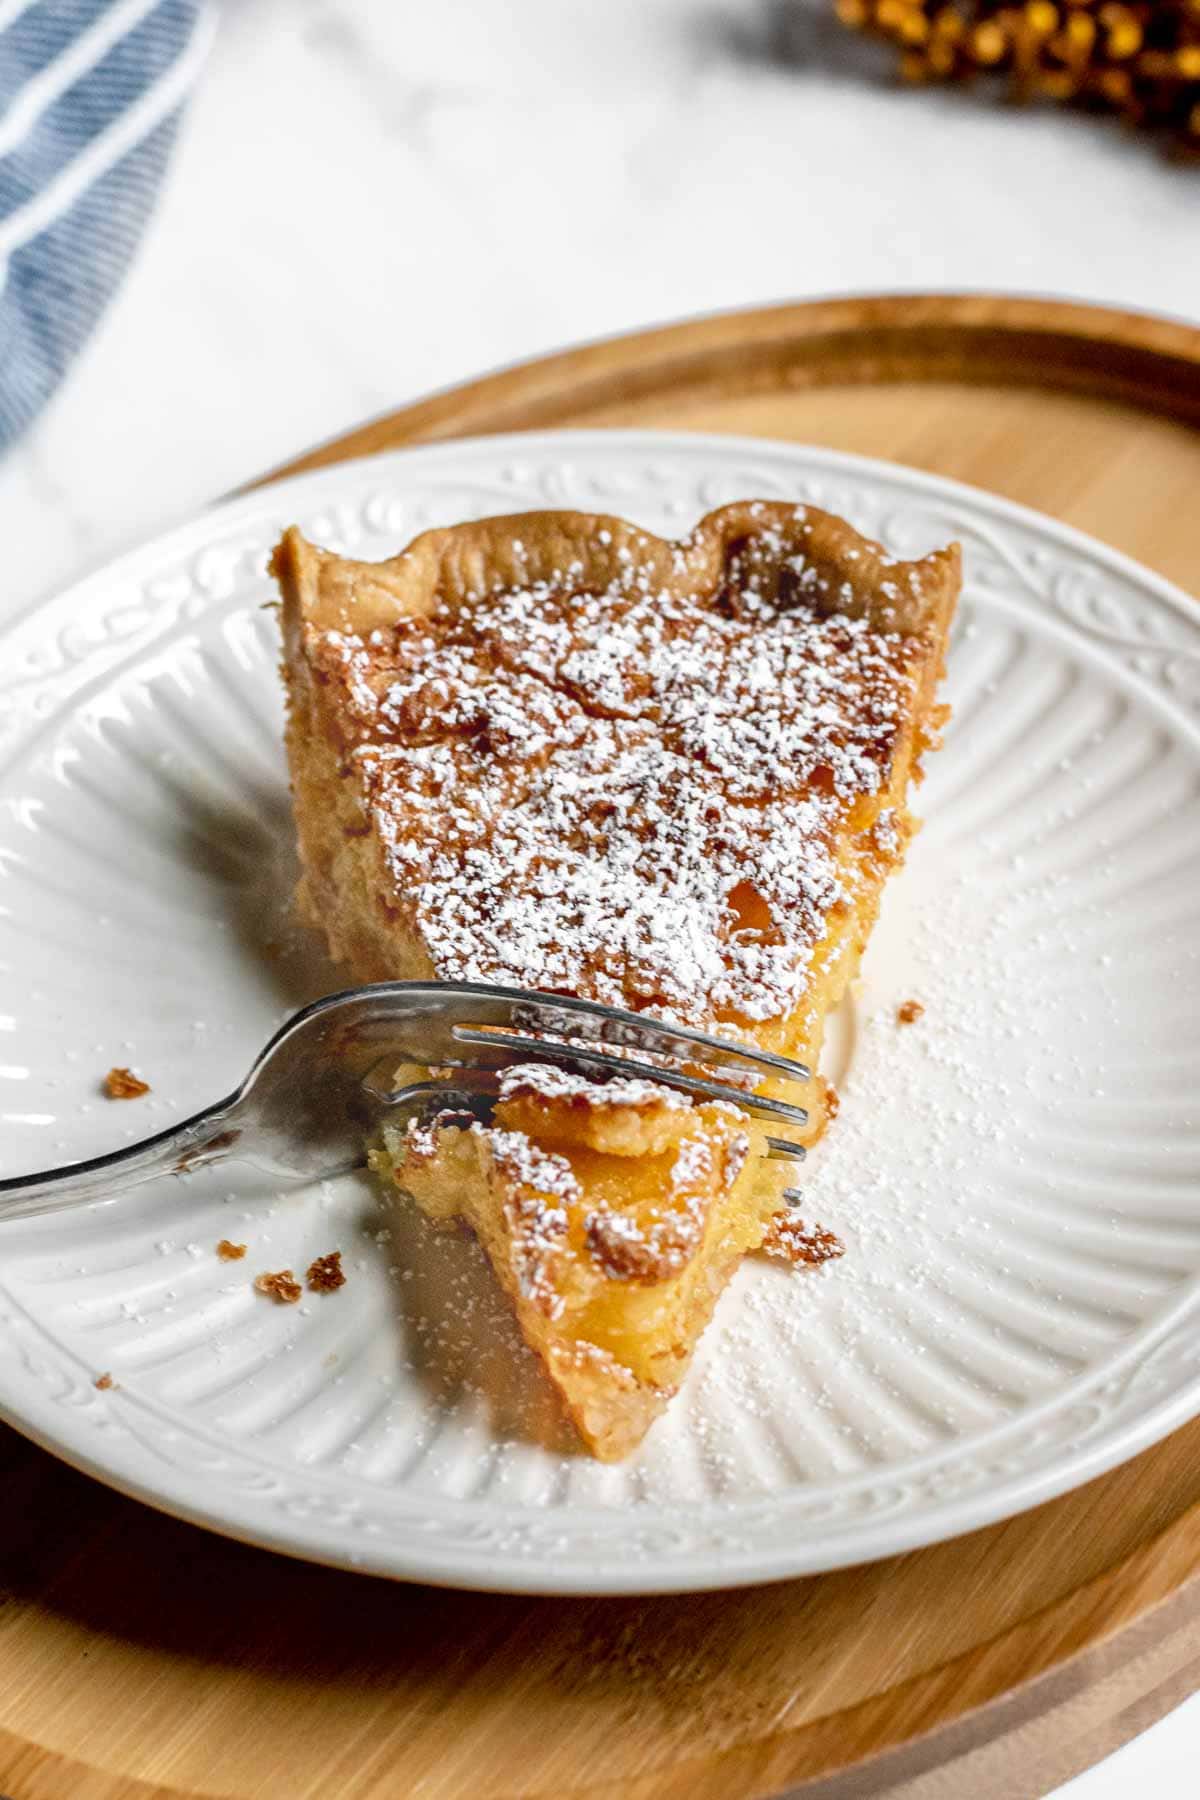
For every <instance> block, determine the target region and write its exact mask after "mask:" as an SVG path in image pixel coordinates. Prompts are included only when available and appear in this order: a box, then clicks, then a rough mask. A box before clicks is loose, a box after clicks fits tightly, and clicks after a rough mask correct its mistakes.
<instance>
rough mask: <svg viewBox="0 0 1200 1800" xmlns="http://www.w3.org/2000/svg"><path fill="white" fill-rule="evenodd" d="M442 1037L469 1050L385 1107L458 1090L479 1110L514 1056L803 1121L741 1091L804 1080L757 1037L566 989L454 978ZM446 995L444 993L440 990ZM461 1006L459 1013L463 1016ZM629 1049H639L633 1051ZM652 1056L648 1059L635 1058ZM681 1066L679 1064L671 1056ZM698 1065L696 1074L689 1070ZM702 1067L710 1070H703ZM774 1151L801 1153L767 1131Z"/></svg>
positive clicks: (786, 1108)
mask: <svg viewBox="0 0 1200 1800" xmlns="http://www.w3.org/2000/svg"><path fill="white" fill-rule="evenodd" d="M453 995H454V999H455V1000H460V1001H463V1002H466V1003H467V1004H464V1005H461V1006H459V1005H454V1006H453V1008H452V1011H453V1014H454V1017H453V1022H452V1023H451V1024H450V1036H451V1038H452V1039H453V1042H454V1045H455V1047H456V1049H457V1048H458V1047H459V1046H461V1047H462V1048H463V1050H464V1052H465V1051H467V1050H468V1047H469V1049H470V1050H471V1051H474V1052H475V1054H474V1055H469V1054H464V1055H463V1056H462V1057H461V1058H458V1057H455V1059H454V1063H453V1065H452V1067H450V1068H448V1069H447V1074H446V1079H445V1081H444V1082H442V1081H435V1082H420V1083H414V1084H412V1085H411V1086H409V1087H406V1088H403V1089H400V1090H398V1091H397V1092H394V1093H392V1094H390V1095H389V1096H388V1100H389V1102H390V1104H392V1105H393V1106H416V1107H418V1108H420V1109H422V1110H428V1109H429V1108H431V1107H433V1106H436V1105H437V1104H438V1103H439V1097H440V1102H441V1104H443V1105H444V1104H445V1103H446V1102H447V1101H449V1100H450V1099H451V1098H452V1097H453V1098H454V1099H455V1100H459V1099H461V1098H462V1097H463V1096H464V1095H466V1097H467V1100H468V1104H469V1105H470V1106H471V1107H472V1108H473V1109H474V1110H475V1111H477V1112H478V1111H479V1109H480V1108H481V1106H485V1105H486V1101H487V1099H488V1097H489V1096H490V1097H493V1098H494V1096H495V1093H496V1091H497V1088H498V1072H499V1070H501V1069H503V1068H506V1067H511V1066H512V1065H513V1064H514V1063H519V1062H547V1063H553V1064H556V1065H557V1066H559V1067H561V1068H565V1069H568V1070H570V1071H572V1072H573V1073H576V1074H580V1075H585V1076H597V1075H600V1076H603V1075H612V1076H625V1077H635V1078H638V1079H642V1080H647V1081H653V1082H657V1083H658V1084H660V1085H661V1086H663V1087H669V1088H672V1089H674V1090H675V1091H677V1092H679V1093H683V1094H686V1095H688V1096H689V1098H692V1099H695V1100H710V1101H711V1100H717V1101H726V1102H729V1103H731V1104H733V1105H735V1106H737V1107H740V1108H741V1109H742V1110H743V1111H744V1112H746V1113H748V1114H750V1115H751V1116H752V1117H755V1118H759V1119H762V1120H764V1121H770V1122H771V1123H773V1124H775V1125H776V1126H777V1127H784V1128H786V1127H788V1126H791V1127H793V1128H795V1127H798V1126H803V1125H805V1124H807V1122H808V1113H807V1111H806V1110H805V1108H804V1107H802V1106H795V1105H793V1104H792V1103H791V1102H790V1101H787V1100H780V1099H776V1098H774V1097H773V1096H768V1095H765V1094H758V1093H754V1092H753V1091H750V1083H751V1081H757V1082H761V1081H764V1080H765V1079H767V1078H768V1077H774V1078H776V1079H778V1077H779V1076H780V1075H783V1076H786V1077H787V1079H788V1080H790V1081H793V1082H802V1081H808V1080H809V1079H810V1071H809V1070H808V1069H807V1068H806V1067H805V1066H804V1064H803V1063H798V1062H793V1061H791V1060H790V1059H789V1058H787V1057H783V1056H778V1055H776V1054H775V1053H774V1052H773V1051H769V1050H761V1049H759V1048H758V1046H757V1045H749V1044H742V1043H739V1042H735V1041H733V1040H730V1039H726V1038H721V1037H716V1036H713V1035H711V1034H709V1033H707V1032H703V1031H697V1030H694V1029H693V1028H691V1027H690V1026H683V1025H674V1024H667V1023H665V1022H663V1021H660V1020H657V1019H654V1018H650V1017H647V1016H646V1015H645V1014H641V1013H630V1012H624V1011H622V1010H621V1009H620V1008H617V1007H608V1006H603V1005H601V1004H600V1003H599V1002H596V1001H590V1000H580V999H576V998H574V997H573V996H559V995H541V994H529V993H527V992H523V991H521V990H519V989H506V988H494V987H485V986H483V985H482V984H480V985H474V984H455V986H454V988H453ZM446 998H447V1001H448V1002H449V1001H450V999H451V995H450V993H447V995H446ZM464 1015H465V1016H464ZM633 1051H638V1052H640V1053H641V1056H640V1057H639V1056H635V1055H632V1054H631V1052H633ZM644 1058H652V1059H653V1060H643V1059H644ZM681 1064H683V1065H688V1066H687V1067H681V1066H680V1065H681ZM697 1066H698V1067H700V1068H701V1069H703V1070H705V1071H706V1073H705V1074H704V1075H699V1074H693V1073H691V1072H690V1071H691V1069H693V1068H696V1067H697ZM709 1074H711V1076H712V1077H713V1079H708V1078H707V1077H708V1075H709ZM767 1142H768V1145H769V1148H770V1153H771V1154H772V1155H773V1156H786V1157H791V1158H793V1159H795V1160H801V1159H802V1158H803V1156H804V1148H803V1146H802V1145H800V1144H795V1143H793V1142H792V1141H791V1140H790V1139H789V1138H786V1137H779V1136H774V1135H772V1136H770V1137H768V1139H767Z"/></svg>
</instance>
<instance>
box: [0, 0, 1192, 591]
mask: <svg viewBox="0 0 1200 1800" xmlns="http://www.w3.org/2000/svg"><path fill="white" fill-rule="evenodd" d="M814 9H815V10H814ZM824 18H825V13H824V0H782V3H778V0H775V3H772V0H604V4H602V5H596V4H594V3H593V0H520V4H512V5H501V4H498V3H497V0H437V4H435V5H432V6H420V7H409V6H404V5H402V4H400V3H399V0H224V4H223V6H222V7H221V22H220V23H221V28H220V31H219V33H218V36H217V41H216V45H215V48H214V50H213V53H212V56H211V59H210V63H209V67H208V70H207V73H206V76H205V79H204V81H203V84H202V86H201V88H200V90H199V92H198V94H197V96H196V98H195V101H194V103H193V106H192V109H191V113H190V116H189V118H188V120H187V122H186V125H185V129H184V133H183V136H182V139H181V142H180V145H179V149H178V154H177V157H176V160H175V162H174V165H173V168H172V170H171V174H170V177H169V185H168V187H167V190H166V192H165V193H164V195H163V198H162V203H161V206H160V208H159V211H158V213H157V216H156V218H155V220H154V222H153V224H152V226H151V228H150V232H149V234H148V237H147V241H146V243H145V246H144V249H143V253H142V255H141V257H140V260H139V261H138V263H137V264H136V265H135V267H134V270H133V273H132V275H131V278H130V279H129V281H128V283H127V285H126V287H125V289H124V291H123V292H122V294H121V295H120V296H119V298H118V300H117V302H116V303H115V305H114V306H113V308H112V310H111V312H110V313H109V315H108V317H107V318H106V320H105V321H104V323H103V325H102V327H101V329H100V331H99V332H98V334H97V335H96V337H95V338H94V339H93V341H92V343H91V344H90V346H89V347H88V349H87V350H86V351H85V353H84V355H83V357H82V358H81V360H80V362H79V363H78V365H77V367H76V369H75V371H74V373H73V375H72V377H71V378H70V380H69V383H68V384H67V386H66V388H65V389H64V391H63V392H62V393H61V394H60V396H59V398H58V399H57V401H56V402H55V403H54V405H53V407H52V408H51V410H50V411H49V413H48V414H47V415H46V416H45V418H44V420H43V421H42V422H41V423H40V424H39V425H38V426H37V428H36V429H35V430H34V431H33V432H32V434H31V435H30V436H29V437H28V438H27V439H26V440H25V442H24V443H23V444H22V445H20V446H19V447H18V448H17V449H16V451H15V452H13V453H11V454H10V455H9V457H8V458H7V460H6V461H4V462H3V463H0V520H2V521H3V526H4V542H5V564H6V571H5V581H4V586H3V591H2V594H0V608H2V609H3V610H4V611H9V610H12V609H16V608H19V607H21V606H22V605H23V604H27V603H28V602H30V601H31V600H33V599H35V598H36V597H37V596H38V595H40V594H41V593H43V592H45V591H47V589H49V588H51V587H54V586H57V585H60V584H61V583H62V582H63V581H64V580H66V579H69V578H71V577H72V576H74V575H76V574H78V573H80V572H81V571H83V570H85V569H86V568H88V567H89V566H92V565H94V564H95V563H96V562H97V561H98V560H100V559H101V558H103V557H104V556H106V555H107V554H108V553H109V552H110V551H111V550H112V549H113V548H115V547H117V546H120V545H122V544H126V543H129V542H131V541H134V540H136V539H138V538H140V537H142V536H144V535H146V534H147V533H148V532H151V531H153V530H155V529H156V528H157V527H159V526H160V525H162V524H164V523H167V522H169V521H171V520H173V519H175V518H177V517H179V516H180V515H181V514H184V513H187V512H189V511H191V510H192V509H194V508H195V507H196V506H198V505H200V504H202V503H203V502H204V501H205V500H206V499H208V498H209V497H210V496H211V495H214V494H217V493H220V492H221V491H223V490H225V489H228V488H230V487H231V486H233V485H235V484H236V483H237V482H239V481H241V480H243V479H245V478H247V477H249V476H251V475H253V474H255V473H256V472H258V471H260V470H262V469H263V468H264V467H268V466H270V465H271V464H273V463H275V462H278V461H279V460H281V459H283V458H285V457H287V456H288V455H290V454H292V453H295V452H296V451H298V450H299V449H301V448H302V447H304V446H306V445H308V444H310V443H311V442H313V441H314V440H316V439H319V438H323V437H327V436H329V435H331V434H333V433H335V432H338V431H340V430H342V429H344V428H345V427H347V426H349V425H352V424H354V423H356V422H358V421H360V420H361V419H362V418H364V417H365V416H367V415H369V414H371V413H373V412H378V411H382V410H386V409H388V408H391V407H394V406H395V405H397V404H398V403H399V402H401V401H403V400H404V399H405V398H407V397H409V396H415V395H417V394H419V393H421V392H422V391H424V390H426V389H428V388H430V387H433V386H437V385H439V384H444V383H448V382H453V381H456V380H458V379H460V378H462V377H466V376H469V375H471V374H473V373H476V372H478V371H480V370H483V369H485V368H487V367H489V366H493V365H495V364H497V363H503V362H506V361H509V360H512V359H514V358H518V357H522V356H526V355H533V354H536V353H538V352H541V351H544V350H547V349H550V348H552V347H554V346H557V345H561V344H565V343H569V342H571V341H572V340H577V339H580V338H584V337H589V336H596V335H600V334H604V333H608V332H612V331H618V330H622V329H626V328H630V327H634V326H638V325H642V324H645V323H648V322H651V321H658V320H664V319H670V318H676V317H679V316H680V315H682V314H687V313H694V312H701V311H708V310H712V309H714V308H718V307H731V306H740V305H746V304H752V303H755V302H764V301H769V300H776V299H782V298H793V297H801V296H806V295H815V294H828V293H836V292H845V291H850V290H863V289H889V288H891V289H901V288H910V289H912V288H970V287H977V288H993V289H996V288H1007V289H1016V290H1025V291H1034V292H1039V293H1049V294H1064V295H1080V296H1084V297H1088V298H1099V299H1103V300H1106V301H1110V302H1124V303H1127V304H1129V305H1131V306H1135V307H1145V308H1155V309H1159V310H1163V311H1168V312H1176V313H1183V314H1187V315H1190V316H1195V315H1196V314H1197V312H1200V229H1197V223H1198V220H1197V212H1198V208H1200V176H1197V174H1196V173H1194V172H1189V171H1186V170H1182V169H1179V168H1173V167H1171V166H1169V165H1167V164H1165V163H1163V162H1162V161H1161V160H1160V159H1159V158H1158V157H1157V155H1156V154H1155V152H1154V151H1153V150H1152V149H1151V148H1150V147H1149V146H1146V145H1142V144H1140V143H1138V142H1136V141H1130V140H1128V139H1127V138H1126V137H1125V136H1124V134H1123V133H1121V132H1120V131H1119V130H1116V129H1113V128H1109V127H1106V126H1104V125H1102V124H1098V123H1096V122H1093V121H1091V120H1087V119H1080V118H1073V117H1072V118H1065V117H1062V116H1059V115H1055V114H1051V113H1042V114H1034V115H1030V114H1026V113H1020V112H1015V111H1013V110H1011V109H1008V108H1004V107H995V106H993V107H989V106H987V105H984V104H981V103H978V102H976V101H973V100H971V99H969V98H967V97H965V96H963V95H959V94H936V93H932V94H924V95H919V94H913V93H908V92H902V91H894V90H891V89H888V88H884V87H879V86H875V85H873V84H870V83H868V82H866V81H864V79H863V78H862V76H861V75H860V74H859V73H857V72H855V69H854V67H853V66H850V67H848V66H847V54H846V53H847V51H849V53H850V58H849V60H850V64H851V65H855V64H856V63H857V52H858V48H859V46H858V42H857V40H855V39H851V38H848V37H847V36H846V34H844V33H841V32H840V30H839V29H838V28H836V27H834V28H832V29H828V28H827V29H825V30H823V31H822V30H814V29H811V23H812V21H813V20H814V19H820V20H824Z"/></svg>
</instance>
